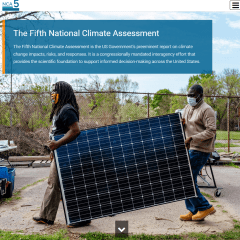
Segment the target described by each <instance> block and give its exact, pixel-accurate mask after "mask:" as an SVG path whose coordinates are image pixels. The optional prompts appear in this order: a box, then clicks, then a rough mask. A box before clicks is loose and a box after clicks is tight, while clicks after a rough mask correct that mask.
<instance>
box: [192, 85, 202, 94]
mask: <svg viewBox="0 0 240 240" xmlns="http://www.w3.org/2000/svg"><path fill="white" fill-rule="evenodd" d="M190 89H193V90H195V91H196V92H198V93H199V94H203V88H202V86H201V85H199V84H193V85H192V86H191V87H190Z"/></svg>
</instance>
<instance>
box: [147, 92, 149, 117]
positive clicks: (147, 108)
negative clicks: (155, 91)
mask: <svg viewBox="0 0 240 240" xmlns="http://www.w3.org/2000/svg"><path fill="white" fill-rule="evenodd" d="M147 110H148V118H149V93H148V108H147Z"/></svg>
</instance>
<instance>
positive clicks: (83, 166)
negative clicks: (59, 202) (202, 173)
mask: <svg viewBox="0 0 240 240" xmlns="http://www.w3.org/2000/svg"><path fill="white" fill-rule="evenodd" d="M183 134H184V133H183V131H182V126H181V122H180V115H179V113H176V114H170V115H165V116H160V117H154V118H149V119H142V120H139V121H133V122H127V123H122V124H116V125H111V126H106V127H101V128H96V129H89V130H85V131H82V132H81V134H80V135H79V136H78V138H77V139H76V140H74V141H72V142H71V143H69V144H66V145H64V146H62V147H60V148H59V149H57V150H55V151H54V154H55V160H56V163H57V170H58V174H59V179H60V186H61V192H62V196H63V204H64V210H65V216H66V221H67V224H71V223H75V222H80V221H84V220H89V219H94V218H99V217H104V216H109V215H111V214H113V213H122V212H126V211H133V210H137V209H141V208H146V207H150V206H156V205H159V204H164V203H168V202H173V201H179V200H183V199H186V198H191V197H194V196H196V192H195V186H194V183H193V180H192V174H191V169H190V165H189V160H188V154H187V152H186V149H185V144H184V135H183ZM61 137H62V136H55V137H54V139H55V140H58V139H60V138H61Z"/></svg>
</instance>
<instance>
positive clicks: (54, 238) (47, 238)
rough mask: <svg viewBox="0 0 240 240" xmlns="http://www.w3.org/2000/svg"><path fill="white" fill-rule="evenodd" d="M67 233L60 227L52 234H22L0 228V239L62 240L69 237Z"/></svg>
mask: <svg viewBox="0 0 240 240" xmlns="http://www.w3.org/2000/svg"><path fill="white" fill-rule="evenodd" d="M67 233H68V231H67V230H63V229H60V230H59V231H58V232H56V233H54V234H52V235H40V234H31V235H24V234H18V233H13V232H11V231H2V230H0V239H1V240H16V239H21V240H62V239H65V240H67V239H69V237H67V236H66V234H67Z"/></svg>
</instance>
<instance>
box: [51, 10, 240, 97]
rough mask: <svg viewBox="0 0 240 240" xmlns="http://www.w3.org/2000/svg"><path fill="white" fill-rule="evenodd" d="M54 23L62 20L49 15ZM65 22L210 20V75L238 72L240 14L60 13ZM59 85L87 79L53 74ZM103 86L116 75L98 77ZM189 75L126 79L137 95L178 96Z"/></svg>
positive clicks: (80, 75)
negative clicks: (135, 84) (134, 84)
mask: <svg viewBox="0 0 240 240" xmlns="http://www.w3.org/2000/svg"><path fill="white" fill-rule="evenodd" d="M52 15H53V16H54V17H55V19H61V18H60V15H59V14H58V13H57V12H52ZM62 17H63V19H65V20H212V24H213V26H212V29H213V40H212V42H213V62H212V64H213V68H212V69H213V71H215V73H216V74H221V73H222V71H223V70H224V69H225V68H231V69H232V68H234V69H240V61H239V60H240V11H239V12H236V11H235V12H234V11H233V12H62ZM50 76H52V77H57V78H58V80H59V81H67V82H71V80H72V79H76V78H86V79H88V80H89V81H90V77H89V76H88V75H87V74H54V75H51V74H50ZM98 76H99V78H100V80H101V82H102V83H104V82H105V80H106V79H108V78H113V79H115V78H117V77H118V76H120V75H119V74H118V75H117V74H98ZM190 76H192V75H190V74H128V77H129V79H131V80H132V81H134V82H138V85H139V88H138V89H137V91H138V92H149V93H155V92H157V91H158V90H160V89H164V88H166V89H169V90H170V91H172V92H174V93H179V92H180V91H181V89H183V88H185V87H186V85H187V84H188V79H189V77H190Z"/></svg>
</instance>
